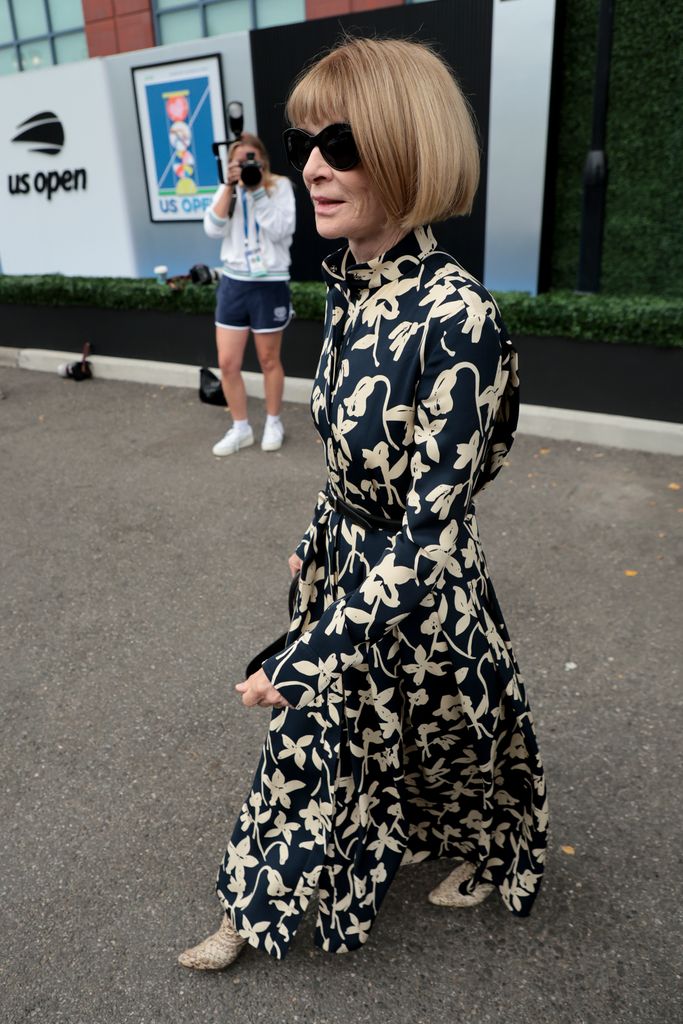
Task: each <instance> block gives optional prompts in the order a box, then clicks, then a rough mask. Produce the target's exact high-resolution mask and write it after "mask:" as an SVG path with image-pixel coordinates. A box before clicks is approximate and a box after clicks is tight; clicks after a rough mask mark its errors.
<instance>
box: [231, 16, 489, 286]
mask: <svg viewBox="0 0 683 1024" xmlns="http://www.w3.org/2000/svg"><path fill="white" fill-rule="evenodd" d="M492 10H493V5H492V0H436V2H434V3H427V4H410V5H408V6H401V7H385V8H382V9H380V10H377V11H368V12H364V13H358V14H350V15H345V16H344V17H338V18H322V19H319V20H316V21H306V22H301V23H299V24H296V25H285V26H278V27H276V28H269V29H259V30H257V31H254V32H252V33H251V56H252V64H253V75H254V94H255V99H256V117H257V120H258V134H259V135H260V136H261V138H262V139H263V141H264V143H265V144H266V146H267V148H268V150H269V152H270V157H271V163H272V167H273V170H274V171H275V172H276V173H279V174H286V175H288V176H289V177H291V178H292V180H293V181H294V182H295V191H296V196H297V217H298V221H297V231H296V235H295V237H294V245H293V247H292V277H293V278H294V280H296V281H315V280H319V279H320V263H321V261H322V260H323V259H324V257H325V256H326V255H327V254H328V253H329V252H332V251H333V250H334V249H335V248H338V247H339V245H341V244H342V243H341V242H340V243H339V245H338V244H336V243H335V242H334V241H332V242H330V241H329V240H325V239H321V238H320V237H319V236H318V234H317V232H316V230H315V221H314V217H313V210H312V207H311V204H310V202H309V199H308V193H307V192H306V189H305V187H304V185H303V182H302V180H301V176H300V175H297V176H296V177H295V176H294V172H293V171H292V169H291V168H290V167H289V165H288V163H287V160H286V158H285V154H284V149H283V146H282V138H281V136H282V130H283V128H284V127H285V124H284V107H285V101H286V98H287V94H288V92H289V89H290V86H291V84H292V82H293V80H294V79H295V78H296V76H297V75H298V74H299V72H300V70H301V68H302V67H304V65H306V64H308V63H309V61H311V60H312V58H313V57H315V56H316V55H317V54H319V53H321V52H323V51H325V50H327V49H329V48H331V47H332V46H333V45H334V44H335V43H336V42H338V41H339V40H340V37H341V34H342V30H343V31H344V32H347V33H351V34H354V35H364V36H367V35H372V36H378V37H386V36H392V37H395V38H408V37H409V38H411V39H415V40H418V41H421V42H426V43H429V44H431V45H432V46H434V47H435V49H436V50H437V51H438V52H439V53H440V54H441V56H442V57H444V58H445V60H446V61H448V63H449V64H450V65H451V67H452V68H453V69H454V71H455V72H456V74H457V76H458V79H459V81H460V84H461V86H462V88H463V90H464V92H465V95H466V96H467V98H468V100H469V101H470V103H471V105H472V108H473V109H474V113H475V116H476V118H477V122H478V124H479V133H480V138H481V144H482V150H483V156H482V177H481V183H480V185H479V193H478V196H477V199H476V202H475V205H474V209H473V211H472V214H471V216H470V217H458V218H455V219H453V220H450V221H445V222H444V223H443V224H440V225H437V226H436V228H435V234H436V236H437V238H438V240H439V243H440V245H442V246H443V248H444V249H446V250H447V251H449V252H451V253H452V254H453V255H454V256H455V257H456V258H457V259H458V260H459V261H460V262H461V263H462V264H463V266H465V267H466V268H467V269H468V270H469V271H470V272H471V273H473V274H475V275H476V276H477V277H479V278H481V277H482V275H483V271H484V228H485V216H486V201H485V197H486V152H487V144H488V127H489V86H490V67H491V27H492ZM415 88H416V89H417V88H419V83H417V82H416V83H415ZM250 127H251V126H249V125H247V126H246V128H247V130H249V128H250Z"/></svg>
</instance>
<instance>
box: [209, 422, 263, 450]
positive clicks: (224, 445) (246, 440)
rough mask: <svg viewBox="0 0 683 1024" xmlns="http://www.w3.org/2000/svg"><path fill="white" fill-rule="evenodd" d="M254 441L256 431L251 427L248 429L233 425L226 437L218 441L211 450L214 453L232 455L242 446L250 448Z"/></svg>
mask: <svg viewBox="0 0 683 1024" xmlns="http://www.w3.org/2000/svg"><path fill="white" fill-rule="evenodd" d="M253 443H254V431H253V430H252V429H251V427H249V429H248V430H239V429H238V428H237V427H231V428H230V430H228V432H227V434H226V435H225V437H222V438H221V439H220V441H217V442H216V444H215V445H214V446H213V448H212V449H211V451H212V452H213V454H214V455H232V454H234V452H238V451H239V450H240V448H248V447H249V445H250V444H253Z"/></svg>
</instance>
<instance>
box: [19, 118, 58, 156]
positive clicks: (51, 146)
mask: <svg viewBox="0 0 683 1024" xmlns="http://www.w3.org/2000/svg"><path fill="white" fill-rule="evenodd" d="M12 142H24V143H26V146H27V148H28V149H29V150H30V152H31V153H50V154H51V155H52V156H56V155H57V153H61V151H62V146H63V145H64V127H63V125H62V122H61V121H60V120H59V118H58V117H57V115H56V114H54V113H53V112H52V111H51V110H43V111H42V113H40V114H34V115H33V117H27V118H26V120H25V121H22V122H21V124H19V125H17V134H16V135H15V136H14V138H13V139H12Z"/></svg>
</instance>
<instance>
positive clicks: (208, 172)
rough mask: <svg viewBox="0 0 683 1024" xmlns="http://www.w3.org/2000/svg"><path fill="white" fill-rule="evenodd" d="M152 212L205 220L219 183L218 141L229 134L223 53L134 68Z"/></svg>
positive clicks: (169, 218)
mask: <svg viewBox="0 0 683 1024" xmlns="http://www.w3.org/2000/svg"><path fill="white" fill-rule="evenodd" d="M132 72H133V90H134V92H135V105H136V109H137V115H138V127H139V129H140V145H141V147H142V158H143V161H144V165H145V180H146V183H147V200H148V202H149V215H150V217H151V219H152V221H154V222H157V223H169V222H172V223H177V222H178V221H186V220H201V219H202V217H203V216H204V210H205V209H206V207H207V206H209V205H210V203H211V199H212V197H213V194H214V192H215V191H216V189H217V187H218V173H217V167H216V160H215V158H214V155H213V152H212V150H211V145H212V143H213V142H214V141H216V142H218V141H221V140H223V139H225V138H226V127H225V113H224V104H223V77H222V74H221V61H220V56H219V55H218V54H210V55H208V56H206V57H193V58H191V59H189V60H176V61H169V62H167V63H165V64H149V65H147V66H145V67H139V68H132Z"/></svg>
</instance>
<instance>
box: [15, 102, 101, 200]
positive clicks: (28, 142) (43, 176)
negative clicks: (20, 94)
mask: <svg viewBox="0 0 683 1024" xmlns="http://www.w3.org/2000/svg"><path fill="white" fill-rule="evenodd" d="M16 131H17V134H16V135H15V136H14V138H13V139H12V142H13V143H18V144H19V145H20V146H25V147H26V149H27V150H28V152H29V153H45V154H47V155H48V156H59V154H60V153H61V151H62V148H63V146H64V141H65V135H64V126H63V125H62V122H61V121H60V120H59V118H58V117H57V115H56V114H55V113H54V112H53V111H52V110H42V111H41V112H40V113H38V114H33V115H32V116H31V117H27V118H26V120H25V121H22V122H21V124H18V125H17V129H16ZM87 185H88V175H87V172H86V170H85V168H84V167H79V168H77V169H75V170H64V171H57V170H49V171H36V172H35V174H33V176H31V173H30V172H28V173H25V174H10V175H8V177H7V186H8V189H9V193H10V195H12V196H26V195H29V194H30V193H31V192H37V193H39V194H42V195H44V196H45V197H46V198H47V199H48V200H51V199H52V197H53V195H55V194H56V193H57V192H84V191H85V190H86V188H87Z"/></svg>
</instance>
